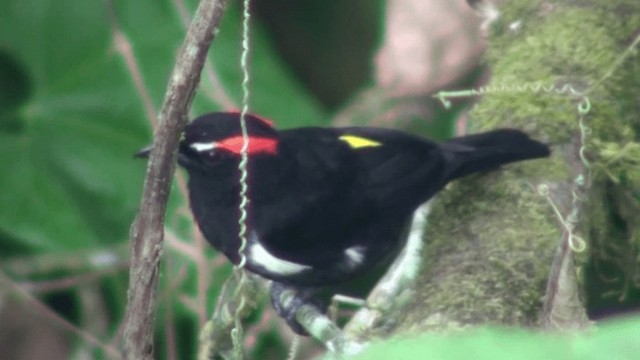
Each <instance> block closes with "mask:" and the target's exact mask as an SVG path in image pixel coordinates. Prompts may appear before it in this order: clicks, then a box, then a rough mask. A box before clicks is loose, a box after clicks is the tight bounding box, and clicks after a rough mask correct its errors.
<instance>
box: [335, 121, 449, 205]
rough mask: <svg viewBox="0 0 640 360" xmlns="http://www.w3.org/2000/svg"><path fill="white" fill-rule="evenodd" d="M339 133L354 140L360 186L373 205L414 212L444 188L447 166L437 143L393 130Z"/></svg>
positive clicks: (348, 129) (348, 130)
mask: <svg viewBox="0 0 640 360" xmlns="http://www.w3.org/2000/svg"><path fill="white" fill-rule="evenodd" d="M338 131H339V132H340V137H341V138H343V139H350V138H351V139H354V141H353V142H352V143H351V144H350V145H351V146H352V147H353V150H354V152H355V153H356V155H357V160H358V163H359V164H360V170H359V174H360V177H359V182H360V183H359V184H358V187H359V189H360V191H361V192H362V196H364V197H365V198H366V199H367V201H368V202H369V203H370V205H372V206H376V207H378V208H382V209H385V211H392V212H399V211H404V212H406V211H409V213H410V211H412V210H414V209H415V208H416V207H417V206H418V205H420V204H421V203H422V202H424V201H426V200H427V199H428V198H430V197H431V196H433V194H434V193H435V192H437V191H438V190H440V188H441V187H442V186H444V183H445V178H444V176H443V174H444V172H445V165H446V163H445V159H444V158H443V156H444V154H443V153H442V151H441V149H440V147H439V146H438V145H437V144H436V143H433V142H430V141H428V140H426V139H423V138H420V137H418V136H414V135H411V134H407V133H404V132H400V131H397V130H392V129H381V128H365V127H351V128H341V129H338ZM359 139H363V140H361V141H358V140H359ZM364 139H366V140H368V141H370V142H367V141H365V140H364ZM405 215H406V214H405Z"/></svg>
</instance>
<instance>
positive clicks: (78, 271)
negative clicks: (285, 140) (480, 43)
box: [0, 0, 382, 359]
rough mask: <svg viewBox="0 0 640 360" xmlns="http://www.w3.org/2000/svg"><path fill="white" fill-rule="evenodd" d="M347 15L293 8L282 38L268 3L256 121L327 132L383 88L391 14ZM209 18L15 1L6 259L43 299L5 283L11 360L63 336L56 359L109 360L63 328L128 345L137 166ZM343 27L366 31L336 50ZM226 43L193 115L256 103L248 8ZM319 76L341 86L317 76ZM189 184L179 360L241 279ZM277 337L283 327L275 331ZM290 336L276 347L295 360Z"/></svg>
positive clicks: (176, 289)
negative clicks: (345, 109) (379, 47)
mask: <svg viewBox="0 0 640 360" xmlns="http://www.w3.org/2000/svg"><path fill="white" fill-rule="evenodd" d="M340 3H341V2H340V1H328V2H326V4H325V5H324V6H318V4H313V2H303V3H301V4H300V5H293V6H291V5H290V6H284V7H281V8H280V9H281V10H282V11H285V12H287V16H286V17H287V18H290V19H293V20H295V23H292V24H290V26H289V30H287V29H284V28H278V25H280V24H282V18H280V19H279V18H278V16H280V17H282V16H283V12H282V11H273V9H274V7H273V4H269V2H263V3H260V4H258V5H257V7H256V8H255V9H254V14H255V15H254V24H253V25H254V27H253V32H252V35H253V37H252V63H251V81H252V84H251V90H252V94H251V109H252V111H254V112H257V113H260V114H263V115H264V116H266V117H268V118H271V119H275V120H276V123H277V125H278V126H279V127H283V128H286V127H294V126H302V125H321V124H326V123H327V122H328V121H329V119H330V117H329V114H330V113H331V112H332V111H335V110H336V109H337V108H338V107H339V105H340V103H341V102H344V101H346V99H347V97H348V96H349V93H350V92H352V91H353V90H354V89H355V88H357V87H359V86H361V85H362V83H363V82H365V81H367V79H368V77H369V74H370V71H369V68H370V58H371V54H372V52H373V49H374V45H375V42H376V36H377V32H378V30H379V26H380V24H381V21H380V16H379V15H380V14H381V11H380V10H381V4H382V2H381V1H378V2H377V5H376V6H371V3H370V2H363V1H360V2H352V3H351V4H350V5H348V6H347V7H354V8H359V9H361V10H363V11H360V12H359V13H358V14H359V15H360V16H357V17H355V18H356V20H354V17H353V16H349V17H347V16H346V15H341V16H336V14H344V13H343V12H340V11H339V10H343V8H344V6H341V5H340ZM365 3H366V4H367V6H362V5H363V4H365ZM195 6H196V2H195V1H187V2H186V3H185V2H182V1H180V0H176V1H153V2H144V1H143V2H141V1H124V0H121V1H118V0H115V1H84V0H65V1H41V0H27V1H13V0H7V1H2V2H0V164H1V166H2V170H1V172H0V189H2V190H1V191H0V260H2V269H3V271H4V272H6V274H7V275H8V276H9V278H12V279H19V280H16V281H19V282H20V284H21V285H22V286H23V287H24V286H27V285H28V287H29V289H30V290H31V292H30V293H22V295H20V293H18V296H17V297H16V292H15V291H9V290H10V289H11V287H10V285H8V283H5V282H2V283H0V284H2V285H1V286H2V287H1V289H2V290H0V296H2V297H3V298H4V295H8V294H12V295H13V298H15V299H17V300H18V301H16V302H15V303H14V302H9V303H8V305H7V306H6V307H5V309H4V310H5V311H4V312H3V314H7V313H13V311H9V310H10V309H14V310H16V311H19V313H20V314H22V313H23V312H24V313H25V314H22V315H19V316H16V318H17V319H13V317H11V316H9V317H7V318H6V321H3V322H2V323H3V324H4V325H3V326H2V327H1V328H2V329H0V353H6V355H7V356H9V358H37V357H40V356H42V355H43V354H42V353H38V351H41V350H39V349H38V347H37V346H35V347H34V346H32V345H33V344H35V343H38V342H40V343H46V341H44V339H45V338H48V337H52V338H53V339H54V341H53V342H54V343H56V342H59V343H61V344H62V345H60V346H58V347H59V351H60V352H59V353H56V352H55V351H51V350H50V349H51V348H50V347H49V350H48V352H47V353H46V354H47V356H48V357H49V358H52V359H53V358H66V357H67V356H68V355H69V354H73V355H75V356H80V355H82V354H84V355H87V354H91V356H94V355H95V356H97V355H101V354H103V353H102V350H100V347H101V346H98V350H95V348H93V347H92V346H91V345H88V344H87V342H86V339H82V338H81V337H79V336H78V334H73V333H72V332H71V333H70V332H69V331H68V329H67V331H65V330H64V329H63V330H62V331H60V328H61V327H62V328H64V327H65V326H69V325H72V326H75V327H76V328H77V329H80V330H79V331H80V332H84V333H85V335H87V334H88V335H93V336H95V337H97V338H98V339H100V342H101V343H102V348H103V349H104V347H105V346H106V347H109V346H114V345H115V344H116V340H117V337H118V336H119V335H120V331H121V328H120V327H119V325H120V322H121V319H122V315H123V311H124V306H125V299H126V282H127V276H126V268H127V266H126V261H127V253H128V229H129V226H130V223H131V221H132V219H133V217H134V215H135V212H136V210H137V207H138V204H139V199H140V192H141V186H142V180H143V176H144V171H145V164H144V163H143V162H142V161H139V160H134V159H133V156H132V154H133V153H135V152H136V151H137V150H138V149H140V148H141V147H142V146H144V145H146V144H148V143H149V142H150V139H151V134H152V128H153V121H154V119H153V117H154V114H155V112H156V111H157V109H158V108H159V106H160V104H161V102H162V99H163V96H164V91H165V86H166V83H167V78H168V76H169V73H170V71H171V68H172V66H173V61H174V58H175V55H176V52H177V50H178V48H179V46H180V44H181V42H182V38H183V36H184V32H185V28H186V23H187V21H188V20H186V19H188V18H189V17H190V13H191V12H192V11H193V9H195ZM294 15H298V16H297V17H295V16H294ZM309 19H313V22H312V23H310V22H308V21H306V20H309ZM327 21H332V22H334V23H335V24H337V25H340V26H342V28H344V26H345V25H353V24H356V25H359V26H361V29H362V30H361V31H359V32H354V31H351V34H352V35H351V36H350V39H348V41H342V42H340V43H336V42H335V40H336V39H337V37H338V36H339V34H341V33H342V31H343V29H341V28H339V27H338V26H336V27H332V28H331V29H329V31H327V29H326V26H323V24H325V23H326V22H327ZM289 23H291V21H289ZM269 26H270V27H269ZM290 29H295V32H294V33H295V34H297V35H296V36H295V37H286V38H294V40H295V44H293V45H288V46H285V48H291V46H295V47H296V48H297V49H298V51H294V52H291V51H289V55H286V56H288V58H289V59H292V56H293V57H295V54H303V58H302V60H300V59H297V60H296V59H293V60H291V61H290V62H291V63H294V64H295V63H297V64H304V66H311V67H312V68H311V70H309V69H307V70H306V72H305V69H304V68H301V66H297V67H296V66H295V65H294V66H290V65H288V64H287V63H286V62H285V57H283V56H282V55H280V53H281V52H282V53H286V51H285V50H282V49H278V47H277V46H276V44H279V43H280V40H279V39H282V38H283V36H284V35H286V34H287V33H283V32H284V31H288V32H289V31H290ZM219 34H220V36H218V37H217V38H216V40H215V42H214V46H213V48H212V50H211V52H210V58H209V62H208V64H207V70H206V72H205V74H203V83H202V86H201V89H200V90H199V92H198V94H197V97H196V99H195V101H194V104H193V107H192V110H191V111H192V113H191V114H192V115H197V114H202V113H205V112H208V111H214V110H221V109H231V108H234V107H238V105H237V104H238V103H239V99H241V89H240V83H241V72H240V69H239V56H240V43H241V38H240V11H239V7H238V6H237V4H236V2H232V4H231V6H230V7H229V9H228V11H227V13H226V14H225V16H224V21H223V24H222V27H221V29H220V33H219ZM335 44H337V45H335ZM292 53H293V55H292ZM309 56H310V57H311V59H310V61H307V60H309V59H308V57H309ZM305 57H306V58H305ZM318 63H322V64H323V66H318V67H317V68H323V69H327V71H325V74H318V73H317V71H316V72H315V73H314V71H313V70H314V69H315V67H314V66H315V65H313V64H318ZM310 64H311V65H310ZM329 69H333V70H329ZM326 73H329V75H327V74H326ZM332 73H333V75H331V74H332ZM319 79H324V80H325V81H323V82H320V81H319ZM182 179H183V178H182ZM180 185H181V183H180V181H178V182H177V183H176V185H175V186H174V189H173V191H172V199H171V203H170V208H169V210H168V216H167V219H168V226H169V228H170V229H169V234H168V240H169V241H168V246H167V251H166V252H165V261H164V263H163V276H162V290H161V302H160V306H161V308H160V310H159V311H160V315H159V317H158V319H159V322H160V323H162V324H163V325H164V326H159V330H158V346H157V350H156V351H157V353H158V354H159V356H160V357H167V358H172V357H173V358H175V356H177V354H183V356H182V357H183V358H192V355H193V354H194V352H195V347H196V341H197V332H198V329H199V327H200V325H201V323H202V321H203V318H204V316H205V315H206V314H207V312H208V311H210V310H211V308H212V306H213V304H214V303H215V297H216V295H217V289H218V288H219V287H220V284H221V283H222V282H223V281H224V280H225V278H226V276H228V269H227V268H226V267H225V266H224V261H222V260H221V259H220V258H219V257H217V256H216V254H214V252H213V251H212V250H211V249H208V247H203V246H202V241H201V239H199V238H198V237H197V235H196V234H194V229H193V227H192V224H191V221H190V218H189V216H188V211H186V208H185V204H184V201H183V194H184V190H183V188H181V186H180ZM202 254H204V255H202ZM9 278H7V279H5V280H7V281H8V279H9ZM12 281H13V280H12ZM12 285H17V282H16V283H12ZM14 290H15V289H14ZM87 294H93V296H91V295H89V296H87ZM29 296H31V297H29ZM29 299H30V300H29ZM29 301H32V302H33V301H36V303H39V302H40V301H41V302H42V304H44V305H46V306H47V307H46V308H44V309H41V310H44V311H45V312H44V313H41V312H39V311H34V309H33V308H30V306H20V305H16V304H20V303H25V302H26V303H27V304H29ZM90 309H93V310H94V312H92V311H90ZM92 313H93V315H92ZM55 314H60V315H61V316H62V317H61V318H55ZM51 317H54V318H53V319H52V318H51ZM64 322H67V325H64V324H63V325H61V324H62V323H64ZM96 322H98V323H99V322H102V323H103V324H102V325H101V326H95V323H96ZM276 324H277V322H276V321H274V320H273V319H272V321H270V322H269V323H268V324H267V327H270V328H275V327H276ZM48 325H53V330H51V331H50V332H49V333H47V334H40V335H39V336H40V338H39V339H36V338H33V337H36V333H35V332H34V331H35V330H33V329H34V328H42V327H45V328H47V326H48ZM49 327H50V326H49ZM16 329H17V330H18V331H17V332H16ZM51 334H53V335H51ZM274 339H275V337H273V336H271V339H270V338H269V336H268V335H267V336H262V337H261V338H260V341H262V342H266V343H268V345H269V347H270V348H275V350H271V351H276V352H277V351H278V350H280V351H282V350H283V349H284V348H283V347H282V346H281V344H280V343H279V341H278V340H274ZM168 342H172V343H171V344H168ZM273 345H277V346H275V347H274V346H273ZM279 346H280V347H279ZM257 348H259V346H258V347H257ZM256 351H259V350H256Z"/></svg>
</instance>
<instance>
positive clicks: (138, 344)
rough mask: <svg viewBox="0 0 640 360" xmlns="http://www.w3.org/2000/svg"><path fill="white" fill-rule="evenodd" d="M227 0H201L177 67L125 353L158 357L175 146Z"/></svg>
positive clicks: (137, 246)
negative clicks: (161, 275)
mask: <svg viewBox="0 0 640 360" xmlns="http://www.w3.org/2000/svg"><path fill="white" fill-rule="evenodd" d="M226 4H227V1H226V0H202V1H201V2H200V4H199V5H198V9H197V10H196V14H195V17H194V20H193V22H192V23H191V25H190V26H189V30H188V32H187V35H186V38H185V40H184V43H183V45H182V48H181V50H180V53H179V55H178V59H177V61H176V65H175V66H174V69H173V72H172V74H171V78H170V80H169V84H168V86H167V91H166V94H165V99H164V103H163V105H162V109H161V110H160V114H159V115H158V123H159V124H160V125H159V127H158V129H157V131H156V134H155V138H154V142H153V151H152V152H151V156H150V157H149V165H148V167H147V175H146V178H145V183H144V190H143V196H142V201H141V204H140V211H139V212H138V216H137V217H136V219H135V221H134V223H133V225H132V227H131V233H130V237H131V242H132V246H131V270H130V275H129V291H128V305H127V310H126V314H125V327H124V329H125V330H124V348H123V350H124V351H123V355H124V357H125V358H127V359H152V358H153V356H152V355H153V324H154V320H155V314H154V311H155V305H156V292H157V284H158V270H159V261H160V255H161V254H162V248H163V243H162V240H163V224H164V213H165V208H166V203H167V198H168V196H169V189H170V186H171V179H172V177H173V173H174V171H175V156H176V149H177V147H178V142H179V138H180V133H181V132H182V129H183V127H184V125H185V123H186V120H187V115H186V114H187V108H188V107H189V105H190V103H191V100H192V98H193V95H194V92H195V88H196V86H197V85H198V82H199V80H200V71H201V70H202V66H203V64H204V61H205V58H206V56H207V51H208V49H209V45H210V44H211V42H212V41H213V38H214V35H215V33H216V29H217V27H218V26H219V24H220V20H221V18H222V14H223V13H224V9H225V8H226Z"/></svg>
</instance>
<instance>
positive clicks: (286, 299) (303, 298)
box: [270, 281, 328, 336]
mask: <svg viewBox="0 0 640 360" xmlns="http://www.w3.org/2000/svg"><path fill="white" fill-rule="evenodd" d="M320 293H321V289H318V288H299V287H289V286H286V285H284V284H281V283H279V282H275V281H274V282H273V283H272V284H271V289H270V295H271V303H272V304H273V308H274V309H275V310H276V312H277V313H278V315H280V317H282V318H283V319H284V320H285V321H286V322H287V324H289V327H291V329H292V330H293V331H294V332H295V333H296V334H298V335H303V336H308V335H309V333H308V332H307V331H306V330H305V329H304V327H303V326H302V325H300V323H299V322H298V320H297V319H296V314H297V312H298V310H299V309H300V307H302V305H309V306H313V307H316V308H317V309H318V311H319V312H320V313H322V314H324V313H326V311H327V306H328V302H327V301H325V300H324V299H323V298H322V296H320Z"/></svg>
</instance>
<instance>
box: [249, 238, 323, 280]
mask: <svg viewBox="0 0 640 360" xmlns="http://www.w3.org/2000/svg"><path fill="white" fill-rule="evenodd" d="M247 260H248V261H249V262H251V263H253V265H258V266H261V267H263V268H264V269H265V270H267V271H269V272H272V273H274V274H279V275H294V274H297V273H300V272H303V271H305V270H310V269H311V268H312V267H311V266H309V265H302V264H298V263H295V262H293V261H288V260H283V259H280V258H278V257H276V256H275V255H273V254H271V253H270V252H269V251H268V250H267V249H266V248H265V247H264V246H262V244H260V242H259V241H256V242H253V243H252V244H251V245H249V253H248V256H247Z"/></svg>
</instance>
